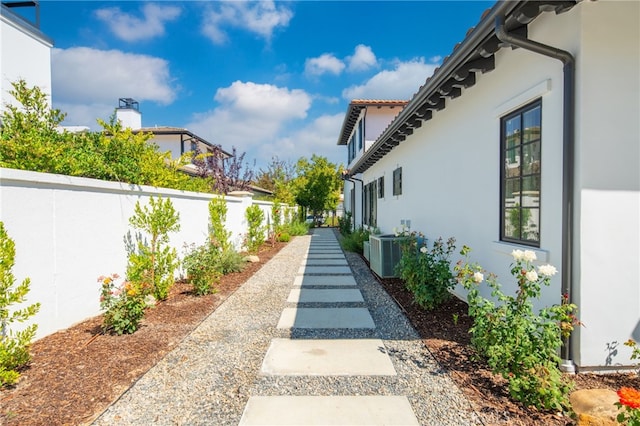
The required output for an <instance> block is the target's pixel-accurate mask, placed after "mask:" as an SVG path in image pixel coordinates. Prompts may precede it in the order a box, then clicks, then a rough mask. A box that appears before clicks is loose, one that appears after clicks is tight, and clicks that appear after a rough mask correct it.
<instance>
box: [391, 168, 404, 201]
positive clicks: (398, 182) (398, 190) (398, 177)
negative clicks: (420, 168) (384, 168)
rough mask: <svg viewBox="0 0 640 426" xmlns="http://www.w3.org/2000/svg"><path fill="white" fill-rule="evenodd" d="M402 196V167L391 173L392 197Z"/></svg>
mask: <svg viewBox="0 0 640 426" xmlns="http://www.w3.org/2000/svg"><path fill="white" fill-rule="evenodd" d="M400 194H402V167H398V168H397V169H395V170H394V171H393V195H400Z"/></svg>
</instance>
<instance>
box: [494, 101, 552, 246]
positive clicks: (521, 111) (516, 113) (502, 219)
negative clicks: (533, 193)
mask: <svg viewBox="0 0 640 426" xmlns="http://www.w3.org/2000/svg"><path fill="white" fill-rule="evenodd" d="M536 107H540V137H539V139H538V141H539V143H540V158H541V160H540V163H541V164H540V167H539V169H538V172H537V173H535V174H529V175H526V176H538V179H540V192H542V98H538V99H536V100H535V101H533V102H530V103H528V104H526V105H524V106H522V107H520V108H518V109H517V110H515V111H512V112H510V113H509V114H506V115H504V116H502V117H500V200H499V203H500V205H499V211H500V224H499V226H500V241H504V242H507V243H514V244H519V245H524V246H528V247H535V248H539V247H540V236H541V232H540V230H541V229H542V194H539V197H538V206H537V209H538V240H537V241H534V240H526V239H522V238H513V237H508V236H506V233H505V221H506V209H505V207H504V201H505V192H506V185H505V183H506V176H505V162H506V158H507V156H506V154H507V147H506V143H507V139H506V134H505V130H506V129H505V127H506V126H505V123H506V122H507V121H508V120H510V119H512V118H514V117H517V116H520V117H521V118H520V126H521V127H522V125H523V119H522V117H523V116H524V114H525V113H526V112H527V111H530V110H532V109H534V108H536ZM530 143H531V142H529V143H527V145H528V144H530ZM523 146H524V144H523V143H522V141H521V143H520V148H519V151H520V158H521V161H522V158H523V157H524V156H523V155H522V147H523ZM521 170H522V168H521ZM526 176H525V175H523V174H522V172H521V173H520V175H519V179H520V183H521V184H520V211H522V210H525V209H531V208H530V207H529V208H523V207H522V180H523V177H526Z"/></svg>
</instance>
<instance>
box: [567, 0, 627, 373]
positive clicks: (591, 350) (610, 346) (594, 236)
mask: <svg viewBox="0 0 640 426" xmlns="http://www.w3.org/2000/svg"><path fill="white" fill-rule="evenodd" d="M579 10H580V12H581V13H580V19H581V23H582V26H581V32H580V34H579V39H580V41H581V49H580V52H579V55H578V57H577V58H578V66H579V68H578V69H579V81H578V99H577V105H578V111H577V112H578V116H579V117H580V120H579V122H578V127H577V136H578V140H579V141H580V142H579V144H578V147H577V148H578V151H577V157H578V160H579V165H578V170H577V172H578V173H577V176H576V185H577V187H578V189H577V191H576V209H577V212H578V213H579V216H578V220H577V224H578V226H579V231H578V235H579V238H580V239H579V246H578V247H579V251H578V253H577V254H578V255H577V261H578V262H579V263H577V265H576V266H577V268H576V269H577V276H576V280H579V282H580V288H579V292H578V294H577V295H576V296H577V298H578V302H579V303H580V307H581V312H580V318H581V320H582V321H583V322H584V323H585V327H583V328H581V329H580V330H579V342H580V343H579V346H578V353H577V354H576V358H577V359H578V360H579V361H580V362H581V363H582V364H583V365H587V366H589V365H609V366H612V367H615V366H616V365H620V364H622V365H628V364H629V357H630V355H631V351H630V350H629V348H628V347H626V346H624V345H623V343H624V342H625V341H626V340H627V339H629V338H630V337H633V338H634V339H635V340H636V341H640V323H639V320H640V278H639V277H640V120H639V119H638V117H640V30H639V28H640V3H638V2H616V1H604V2H602V1H599V2H585V3H584V4H582V7H580V8H579ZM603 23H606V24H603Z"/></svg>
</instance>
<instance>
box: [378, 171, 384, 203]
mask: <svg viewBox="0 0 640 426" xmlns="http://www.w3.org/2000/svg"><path fill="white" fill-rule="evenodd" d="M378 198H384V176H380V177H379V178H378Z"/></svg>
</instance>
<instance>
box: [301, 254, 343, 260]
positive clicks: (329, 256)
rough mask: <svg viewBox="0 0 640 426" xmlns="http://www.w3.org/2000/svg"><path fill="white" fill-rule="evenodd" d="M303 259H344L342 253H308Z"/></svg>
mask: <svg viewBox="0 0 640 426" xmlns="http://www.w3.org/2000/svg"><path fill="white" fill-rule="evenodd" d="M303 259H346V258H345V257H344V254H342V253H310V254H307V255H305V256H304V257H303Z"/></svg>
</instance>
